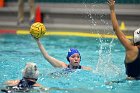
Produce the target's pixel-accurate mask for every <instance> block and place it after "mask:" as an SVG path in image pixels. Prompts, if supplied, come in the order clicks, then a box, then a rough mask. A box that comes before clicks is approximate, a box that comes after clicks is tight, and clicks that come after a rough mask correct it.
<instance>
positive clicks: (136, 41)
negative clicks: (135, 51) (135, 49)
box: [133, 28, 140, 45]
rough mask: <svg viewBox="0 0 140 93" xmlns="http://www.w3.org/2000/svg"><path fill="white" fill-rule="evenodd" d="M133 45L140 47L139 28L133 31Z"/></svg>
mask: <svg viewBox="0 0 140 93" xmlns="http://www.w3.org/2000/svg"><path fill="white" fill-rule="evenodd" d="M133 42H134V45H140V28H139V29H137V30H135V31H134V40H133Z"/></svg>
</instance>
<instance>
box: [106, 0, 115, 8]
mask: <svg viewBox="0 0 140 93" xmlns="http://www.w3.org/2000/svg"><path fill="white" fill-rule="evenodd" d="M107 3H108V5H109V8H110V10H114V6H115V0H108V2H107Z"/></svg>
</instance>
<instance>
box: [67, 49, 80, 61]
mask: <svg viewBox="0 0 140 93" xmlns="http://www.w3.org/2000/svg"><path fill="white" fill-rule="evenodd" d="M75 53H78V54H79V55H80V52H79V51H78V50H77V49H75V48H70V49H69V51H68V55H67V60H68V61H69V57H70V56H71V55H73V54H75ZM80 57H81V56H80Z"/></svg>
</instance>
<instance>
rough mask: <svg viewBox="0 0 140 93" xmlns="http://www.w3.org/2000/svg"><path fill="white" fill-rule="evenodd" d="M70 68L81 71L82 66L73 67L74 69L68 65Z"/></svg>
mask: <svg viewBox="0 0 140 93" xmlns="http://www.w3.org/2000/svg"><path fill="white" fill-rule="evenodd" d="M68 68H69V69H81V68H82V66H80V65H79V66H73V67H72V68H70V65H68Z"/></svg>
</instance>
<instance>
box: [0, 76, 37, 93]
mask: <svg viewBox="0 0 140 93" xmlns="http://www.w3.org/2000/svg"><path fill="white" fill-rule="evenodd" d="M34 80H35V81H37V79H34ZM35 83H36V82H33V81H30V80H28V79H27V78H23V79H21V80H20V82H19V83H18V85H17V86H7V88H6V89H2V90H1V91H2V92H5V93H14V92H28V91H29V90H30V89H32V88H33V85H34V84H35Z"/></svg>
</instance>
